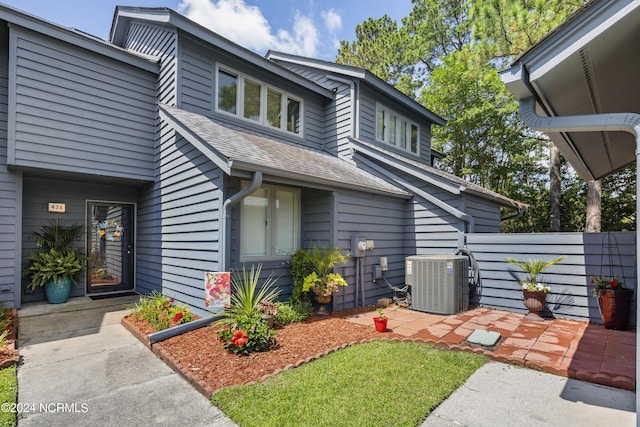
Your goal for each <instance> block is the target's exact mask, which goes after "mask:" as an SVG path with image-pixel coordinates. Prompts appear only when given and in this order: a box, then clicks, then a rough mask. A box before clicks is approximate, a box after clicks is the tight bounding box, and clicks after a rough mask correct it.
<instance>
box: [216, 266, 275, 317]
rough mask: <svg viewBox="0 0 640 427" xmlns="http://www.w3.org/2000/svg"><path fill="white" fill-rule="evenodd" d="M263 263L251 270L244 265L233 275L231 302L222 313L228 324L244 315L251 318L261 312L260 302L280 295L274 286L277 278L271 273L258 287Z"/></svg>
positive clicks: (252, 267) (271, 299)
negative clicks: (239, 271)
mask: <svg viewBox="0 0 640 427" xmlns="http://www.w3.org/2000/svg"><path fill="white" fill-rule="evenodd" d="M261 271H262V264H258V266H257V267H256V266H251V271H249V272H247V270H246V269H245V268H244V267H243V268H242V273H238V272H234V273H233V275H232V276H231V304H230V306H229V307H227V308H225V309H224V310H222V312H221V313H220V315H221V316H223V317H224V320H223V321H224V322H225V323H227V324H233V323H238V321H239V319H240V318H244V317H242V316H245V317H248V318H251V317H253V316H254V315H255V314H260V303H262V302H273V301H275V299H276V298H278V296H279V295H280V290H279V289H276V288H275V287H274V284H275V282H276V279H275V278H274V277H273V276H272V275H270V276H269V277H268V278H267V279H266V280H265V282H264V283H263V285H262V286H261V287H260V288H258V282H259V280H260V272H261Z"/></svg>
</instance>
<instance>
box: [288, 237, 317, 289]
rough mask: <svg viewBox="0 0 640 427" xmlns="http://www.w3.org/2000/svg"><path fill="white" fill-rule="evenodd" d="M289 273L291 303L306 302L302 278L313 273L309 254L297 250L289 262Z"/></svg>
mask: <svg viewBox="0 0 640 427" xmlns="http://www.w3.org/2000/svg"><path fill="white" fill-rule="evenodd" d="M289 271H290V273H291V281H292V283H293V290H292V294H291V301H305V300H306V301H308V300H309V295H308V292H305V291H304V290H303V289H302V287H303V284H304V278H305V277H307V276H308V275H309V274H311V273H312V272H313V262H312V261H311V256H310V254H309V252H308V251H306V250H305V249H298V250H297V251H296V252H295V253H294V254H293V255H292V256H291V260H289Z"/></svg>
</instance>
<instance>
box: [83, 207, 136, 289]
mask: <svg viewBox="0 0 640 427" xmlns="http://www.w3.org/2000/svg"><path fill="white" fill-rule="evenodd" d="M88 216H89V218H88V224H89V225H88V227H87V228H88V233H89V235H88V239H87V240H88V245H87V247H88V252H89V253H88V255H89V259H88V269H89V274H88V275H87V277H88V282H89V283H88V289H87V292H108V291H118V290H130V289H133V236H134V233H133V206H132V205H125V204H109V203H95V202H90V203H89V205H88Z"/></svg>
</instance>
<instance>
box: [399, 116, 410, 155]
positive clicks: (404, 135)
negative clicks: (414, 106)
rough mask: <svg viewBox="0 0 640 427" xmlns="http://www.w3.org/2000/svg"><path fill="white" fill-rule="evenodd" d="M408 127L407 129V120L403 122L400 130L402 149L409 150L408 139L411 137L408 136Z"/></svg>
mask: <svg viewBox="0 0 640 427" xmlns="http://www.w3.org/2000/svg"><path fill="white" fill-rule="evenodd" d="M408 131H409V130H408V127H407V122H406V121H405V120H402V124H401V129H400V148H403V149H405V150H406V149H407V138H408V137H409V136H408V135H407V133H408Z"/></svg>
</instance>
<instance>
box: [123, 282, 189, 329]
mask: <svg viewBox="0 0 640 427" xmlns="http://www.w3.org/2000/svg"><path fill="white" fill-rule="evenodd" d="M174 302H175V301H174V299H173V298H169V297H167V296H165V295H162V294H161V293H160V292H157V291H153V292H152V293H151V295H148V296H143V297H140V301H138V303H137V304H136V305H135V306H133V307H132V308H131V310H132V311H131V315H132V316H133V317H135V318H136V319H138V320H144V321H145V322H147V323H148V324H149V326H151V327H152V328H154V329H155V330H156V331H161V330H163V329H167V328H170V327H172V326H176V325H180V324H182V323H188V322H191V321H192V320H193V315H192V314H191V312H190V311H189V309H188V308H187V307H186V306H177V305H174Z"/></svg>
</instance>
